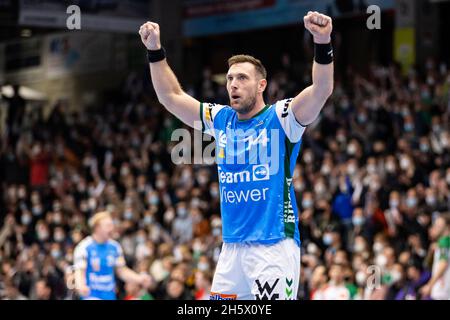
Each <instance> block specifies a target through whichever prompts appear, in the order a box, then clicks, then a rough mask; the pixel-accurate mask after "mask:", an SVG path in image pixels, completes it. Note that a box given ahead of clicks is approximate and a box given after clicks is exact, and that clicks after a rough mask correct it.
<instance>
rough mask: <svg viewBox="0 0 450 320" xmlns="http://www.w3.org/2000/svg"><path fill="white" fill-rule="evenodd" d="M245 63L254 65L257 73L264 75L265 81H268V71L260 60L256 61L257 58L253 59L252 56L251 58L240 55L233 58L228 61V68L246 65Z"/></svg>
mask: <svg viewBox="0 0 450 320" xmlns="http://www.w3.org/2000/svg"><path fill="white" fill-rule="evenodd" d="M244 62H249V63H251V64H252V65H254V66H255V69H256V71H257V72H258V73H259V74H260V75H262V77H263V79H266V77H267V71H266V68H265V67H264V66H263V64H262V63H261V61H260V60H259V59H256V58H255V57H252V56H249V55H246V54H238V55H235V56H232V57H231V58H230V59H228V68H229V67H231V66H232V65H233V64H236V63H244Z"/></svg>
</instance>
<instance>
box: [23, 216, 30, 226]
mask: <svg viewBox="0 0 450 320" xmlns="http://www.w3.org/2000/svg"><path fill="white" fill-rule="evenodd" d="M20 221H21V222H22V224H23V225H25V226H27V225H29V224H30V223H31V216H30V215H28V214H24V215H22V217H21V218H20Z"/></svg>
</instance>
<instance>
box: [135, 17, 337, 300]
mask: <svg viewBox="0 0 450 320" xmlns="http://www.w3.org/2000/svg"><path fill="white" fill-rule="evenodd" d="M304 23H305V28H306V29H307V30H308V31H309V32H311V34H312V35H313V38H314V43H315V57H314V64H313V71H312V79H313V83H312V85H311V86H309V87H307V88H305V89H304V90H303V91H302V92H300V93H299V94H298V95H297V96H295V97H293V98H290V99H286V100H281V101H278V102H276V103H274V104H273V105H268V104H266V103H265V102H264V98H263V92H264V90H265V89H266V86H267V80H266V76H267V74H266V69H265V68H264V66H263V65H262V63H261V62H260V61H259V60H258V59H256V58H254V57H251V56H247V55H237V56H233V57H231V58H230V59H229V60H228V66H229V69H228V73H227V90H228V94H229V98H230V104H229V105H218V104H213V103H200V102H199V101H198V100H196V99H194V98H193V97H191V96H189V95H187V94H186V93H185V92H184V91H183V90H182V88H181V86H180V84H179V83H178V80H177V78H176V77H175V75H174V73H173V72H172V70H171V69H170V67H169V65H168V64H167V61H166V59H165V51H164V48H163V47H161V43H160V31H159V26H158V24H156V23H153V22H147V23H145V24H144V25H142V26H141V29H140V30H139V34H140V36H141V40H142V42H143V43H144V45H145V46H146V48H147V50H148V60H149V63H150V72H151V78H152V81H153V86H154V88H155V91H156V93H157V96H158V99H159V101H160V102H161V103H162V104H163V105H164V106H165V107H166V108H167V110H169V111H170V112H171V113H173V114H174V115H176V116H177V117H178V118H180V119H181V120H182V121H183V122H184V123H186V124H187V125H189V126H191V127H194V128H197V129H202V130H203V131H204V132H206V133H208V134H210V135H212V136H214V137H215V141H216V160H217V164H218V176H219V185H220V199H221V214H222V229H223V233H222V235H223V241H224V244H223V247H222V251H221V254H220V257H219V261H218V263H217V267H216V271H215V275H214V280H213V284H212V288H211V299H216V300H219V299H245V300H250V299H295V298H296V296H297V288H298V283H299V274H300V235H299V230H298V209H297V204H296V202H295V194H294V189H293V186H292V176H293V171H294V166H295V162H296V159H297V156H298V153H299V149H300V144H301V138H302V135H303V133H304V131H305V128H306V126H307V125H309V124H311V123H312V122H313V121H314V120H315V119H316V118H317V116H318V115H319V113H320V110H321V109H322V107H323V106H324V104H325V102H326V100H327V99H328V97H329V96H330V95H331V93H332V91H333V49H332V46H331V32H332V20H331V18H330V17H327V16H325V15H322V14H319V13H317V12H309V13H308V14H307V15H306V16H305V17H304ZM269 41H270V39H269Z"/></svg>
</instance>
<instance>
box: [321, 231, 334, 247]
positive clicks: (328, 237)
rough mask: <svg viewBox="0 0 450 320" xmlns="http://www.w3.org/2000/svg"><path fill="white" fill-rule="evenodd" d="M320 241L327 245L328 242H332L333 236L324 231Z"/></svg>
mask: <svg viewBox="0 0 450 320" xmlns="http://www.w3.org/2000/svg"><path fill="white" fill-rule="evenodd" d="M322 241H323V243H324V244H325V245H326V246H329V245H330V244H332V243H333V237H332V236H331V234H329V233H326V234H324V235H323V237H322Z"/></svg>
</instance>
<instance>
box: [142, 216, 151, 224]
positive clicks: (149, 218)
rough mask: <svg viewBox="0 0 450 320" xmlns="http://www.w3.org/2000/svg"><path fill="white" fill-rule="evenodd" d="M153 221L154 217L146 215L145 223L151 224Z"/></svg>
mask: <svg viewBox="0 0 450 320" xmlns="http://www.w3.org/2000/svg"><path fill="white" fill-rule="evenodd" d="M152 223H153V217H152V216H145V217H144V224H146V225H149V224H152Z"/></svg>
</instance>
